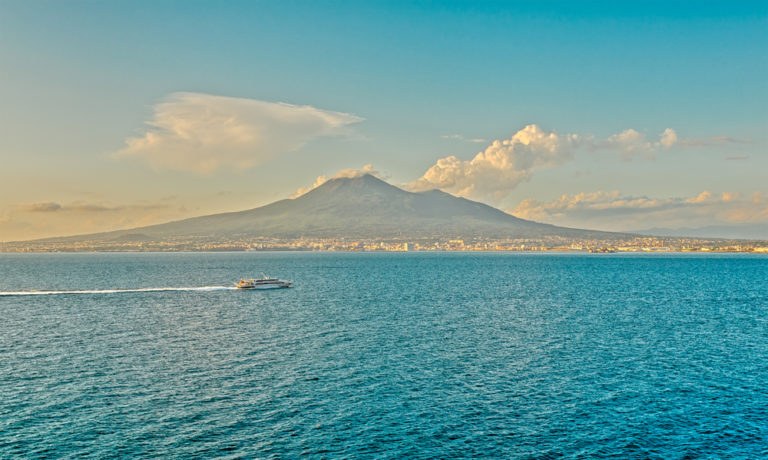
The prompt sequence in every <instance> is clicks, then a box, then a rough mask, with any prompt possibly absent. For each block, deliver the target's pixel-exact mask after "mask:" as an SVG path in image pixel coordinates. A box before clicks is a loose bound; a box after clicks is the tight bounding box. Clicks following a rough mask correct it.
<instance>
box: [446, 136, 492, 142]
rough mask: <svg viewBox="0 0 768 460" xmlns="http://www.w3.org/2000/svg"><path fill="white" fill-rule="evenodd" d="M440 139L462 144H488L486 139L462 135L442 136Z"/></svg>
mask: <svg viewBox="0 0 768 460" xmlns="http://www.w3.org/2000/svg"><path fill="white" fill-rule="evenodd" d="M440 137H441V138H442V139H449V140H453V141H463V142H471V143H473V144H483V143H485V142H488V141H487V140H486V139H482V138H479V137H472V138H470V137H466V136H464V135H462V134H444V135H442V136H440Z"/></svg>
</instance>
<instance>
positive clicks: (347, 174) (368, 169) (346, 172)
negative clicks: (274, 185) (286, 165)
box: [291, 164, 386, 198]
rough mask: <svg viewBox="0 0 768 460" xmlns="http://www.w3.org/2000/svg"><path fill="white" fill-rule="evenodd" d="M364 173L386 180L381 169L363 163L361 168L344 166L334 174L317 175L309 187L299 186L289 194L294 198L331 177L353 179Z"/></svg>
mask: <svg viewBox="0 0 768 460" xmlns="http://www.w3.org/2000/svg"><path fill="white" fill-rule="evenodd" d="M366 174H370V175H372V176H374V177H378V178H379V179H382V180H386V176H385V175H384V174H382V173H381V171H379V170H377V169H375V168H374V167H373V165H372V164H367V165H364V166H363V167H362V168H346V169H342V170H339V171H337V172H336V173H335V174H332V175H330V176H325V175H322V176H317V178H316V179H315V181H314V182H313V183H312V185H310V186H309V187H301V188H299V189H297V190H296V191H295V192H293V194H292V195H291V198H296V197H299V196H301V195H304V194H305V193H307V192H309V191H311V190H314V189H316V188H317V187H320V186H321V185H323V184H324V183H326V182H328V181H329V180H331V179H341V178H347V179H353V178H355V177H362V176H364V175H366Z"/></svg>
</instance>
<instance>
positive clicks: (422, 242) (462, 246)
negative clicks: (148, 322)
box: [0, 236, 768, 255]
mask: <svg viewBox="0 0 768 460" xmlns="http://www.w3.org/2000/svg"><path fill="white" fill-rule="evenodd" d="M196 251H318V252H434V251H443V252H448V251H459V252H462V251H464V252H472V251H485V252H576V253H601V254H605V253H670V252H695V253H759V254H767V255H768V241H752V240H728V239H701V238H677V237H674V238H673V237H655V236H636V237H634V238H624V239H614V240H603V239H600V240H597V239H586V240H583V239H569V238H563V237H548V238H547V237H542V238H509V239H462V238H455V239H443V238H436V239H433V240H432V239H416V240H405V239H386V240H383V239H345V238H340V239H334V238H296V239H277V238H243V239H236V238H233V239H205V238H195V239H169V240H151V239H148V238H135V239H131V238H128V239H115V240H77V241H68V240H67V239H64V238H62V239H53V240H37V241H23V242H7V243H0V252H10V253H21V252H196Z"/></svg>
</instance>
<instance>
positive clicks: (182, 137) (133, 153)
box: [117, 93, 362, 173]
mask: <svg viewBox="0 0 768 460" xmlns="http://www.w3.org/2000/svg"><path fill="white" fill-rule="evenodd" d="M360 121H362V118H359V117H356V116H354V115H350V114H347V113H341V112H332V111H328V110H322V109H318V108H315V107H312V106H307V105H305V106H298V105H290V104H283V103H275V102H266V101H260V100H256V99H246V98H236V97H224V96H214V95H210V94H202V93H174V94H171V95H170V96H169V97H168V98H167V99H166V100H165V101H163V102H160V103H158V104H157V105H155V107H154V115H153V117H152V119H151V120H149V121H148V122H147V123H146V124H147V129H146V131H145V132H144V134H143V135H141V136H139V137H134V138H129V139H127V140H126V147H125V148H124V149H123V150H121V151H120V152H118V153H117V156H118V157H121V158H140V159H142V160H145V161H147V162H148V163H149V164H150V165H152V167H154V168H155V169H170V170H180V171H191V172H196V173H210V172H213V171H216V170H217V169H219V168H230V169H243V168H251V167H253V166H256V165H258V164H260V163H262V162H264V161H266V160H267V159H269V158H271V157H273V156H275V155H279V154H283V153H286V152H291V151H294V150H296V149H298V148H300V147H301V146H302V145H304V144H305V143H306V142H307V141H309V140H311V139H313V138H316V137H319V136H332V135H339V134H344V128H345V127H347V126H348V125H351V124H354V123H358V122H360Z"/></svg>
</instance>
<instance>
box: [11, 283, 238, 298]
mask: <svg viewBox="0 0 768 460" xmlns="http://www.w3.org/2000/svg"><path fill="white" fill-rule="evenodd" d="M236 289H237V288H236V287H234V286H200V287H158V288H137V289H84V290H67V291H0V297H11V296H28V295H74V294H123V293H128V292H211V291H232V290H236Z"/></svg>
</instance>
